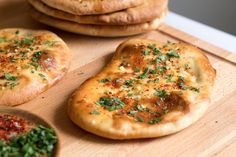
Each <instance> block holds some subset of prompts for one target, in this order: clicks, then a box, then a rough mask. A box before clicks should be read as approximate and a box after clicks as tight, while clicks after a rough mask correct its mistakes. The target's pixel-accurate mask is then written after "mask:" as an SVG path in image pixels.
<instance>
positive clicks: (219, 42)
mask: <svg viewBox="0 0 236 157" xmlns="http://www.w3.org/2000/svg"><path fill="white" fill-rule="evenodd" d="M166 23H167V24H168V25H170V26H173V27H175V28H177V29H179V30H182V31H184V32H186V33H188V34H191V35H193V36H195V37H198V38H200V39H202V40H204V41H207V42H209V43H211V44H214V45H216V46H218V47H221V48H224V49H225V50H228V51H231V52H233V53H236V46H235V44H236V37H235V36H233V35H231V34H228V33H225V32H223V31H220V30H218V29H215V28H213V27H210V26H207V25H204V24H202V23H199V22H197V21H194V20H191V19H188V18H186V17H184V16H181V15H178V14H176V13H173V12H170V13H169V15H168V17H167V19H166Z"/></svg>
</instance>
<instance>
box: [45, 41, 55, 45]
mask: <svg viewBox="0 0 236 157" xmlns="http://www.w3.org/2000/svg"><path fill="white" fill-rule="evenodd" d="M56 43H57V41H45V42H43V44H44V45H46V46H55V44H56Z"/></svg>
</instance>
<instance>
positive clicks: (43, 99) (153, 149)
mask: <svg viewBox="0 0 236 157" xmlns="http://www.w3.org/2000/svg"><path fill="white" fill-rule="evenodd" d="M7 27H24V28H34V29H48V30H51V31H52V32H55V33H56V34H58V35H59V36H60V37H61V38H62V39H63V40H64V41H65V42H66V43H67V44H68V46H69V47H70V49H71V53H72V56H73V57H72V63H71V67H70V70H69V72H68V74H67V75H66V77H65V78H64V79H63V80H62V81H60V82H59V83H57V84H56V85H55V86H54V87H52V88H51V89H49V90H48V91H46V92H44V93H42V94H41V95H39V96H38V97H37V98H36V99H34V100H32V101H30V102H28V103H26V104H23V105H20V106H18V107H17V108H21V109H24V110H27V111H30V112H32V113H35V114H37V115H39V116H41V117H43V118H44V119H46V120H47V121H48V122H49V123H51V124H52V125H53V126H54V127H55V129H56V130H57V131H58V133H59V136H60V139H61V150H60V155H61V156H62V157H79V156H82V157H126V156H127V157H157V156H158V157H195V156H199V157H208V156H210V157H211V156H217V157H222V156H223V157H235V156H236V55H234V54H232V53H230V52H228V51H225V50H223V49H221V48H217V47H215V46H213V45H211V44H209V43H206V42H204V41H201V40H199V39H197V38H195V37H192V36H190V35H188V34H185V33H183V32H180V31H179V30H177V29H175V28H172V27H170V26H168V25H165V24H164V25H163V26H161V28H160V29H159V30H158V31H153V32H150V33H147V34H144V35H139V36H133V37H129V38H148V39H155V40H158V41H161V42H166V41H167V40H169V41H173V42H179V41H181V42H187V43H190V44H193V45H195V46H198V47H199V48H201V49H202V50H203V51H205V53H206V54H207V56H208V57H209V59H210V61H211V63H212V65H213V66H214V68H215V69H216V70H217V80H216V86H215V92H214V94H213V96H212V102H211V104H209V108H208V110H207V112H206V114H205V115H204V117H202V118H201V119H200V120H199V121H198V122H196V123H195V124H193V125H191V126H190V127H189V128H187V129H185V130H183V131H181V132H179V133H176V134H173V135H170V136H166V137H162V138H156V139H145V140H127V141H114V140H108V139H104V138H101V137H98V136H95V135H92V134H90V133H88V132H85V131H83V130H82V129H80V128H79V127H77V126H76V125H74V124H73V123H72V122H71V121H70V120H69V118H68V116H67V111H66V110H67V99H68V97H69V96H70V95H71V94H72V92H73V91H74V90H75V89H76V88H78V87H79V85H80V84H81V83H82V82H83V81H85V80H86V79H88V78H89V77H91V76H93V75H95V74H96V73H98V72H99V71H100V70H101V69H102V68H103V66H104V65H105V64H106V63H107V62H108V61H109V59H110V58H111V56H112V53H113V52H114V50H115V49H116V47H117V45H119V43H121V42H122V41H124V40H126V39H127V38H95V37H87V36H82V35H74V34H71V33H67V32H63V31H59V30H57V29H54V28H51V27H47V26H45V25H42V24H39V23H37V22H35V21H34V20H33V19H31V18H30V15H29V14H28V6H27V3H26V2H25V1H23V0H0V28H7Z"/></svg>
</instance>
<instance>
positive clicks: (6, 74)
mask: <svg viewBox="0 0 236 157" xmlns="http://www.w3.org/2000/svg"><path fill="white" fill-rule="evenodd" d="M4 79H5V80H7V81H16V80H17V77H16V76H13V75H11V74H10V73H5V74H4Z"/></svg>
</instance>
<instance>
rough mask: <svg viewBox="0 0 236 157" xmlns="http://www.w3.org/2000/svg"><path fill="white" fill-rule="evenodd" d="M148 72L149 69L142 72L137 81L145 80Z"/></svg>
mask: <svg viewBox="0 0 236 157" xmlns="http://www.w3.org/2000/svg"><path fill="white" fill-rule="evenodd" d="M149 71H150V69H149V68H146V69H145V70H144V72H143V73H142V74H141V75H139V76H138V78H139V79H145V78H147V77H148V73H149Z"/></svg>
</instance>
